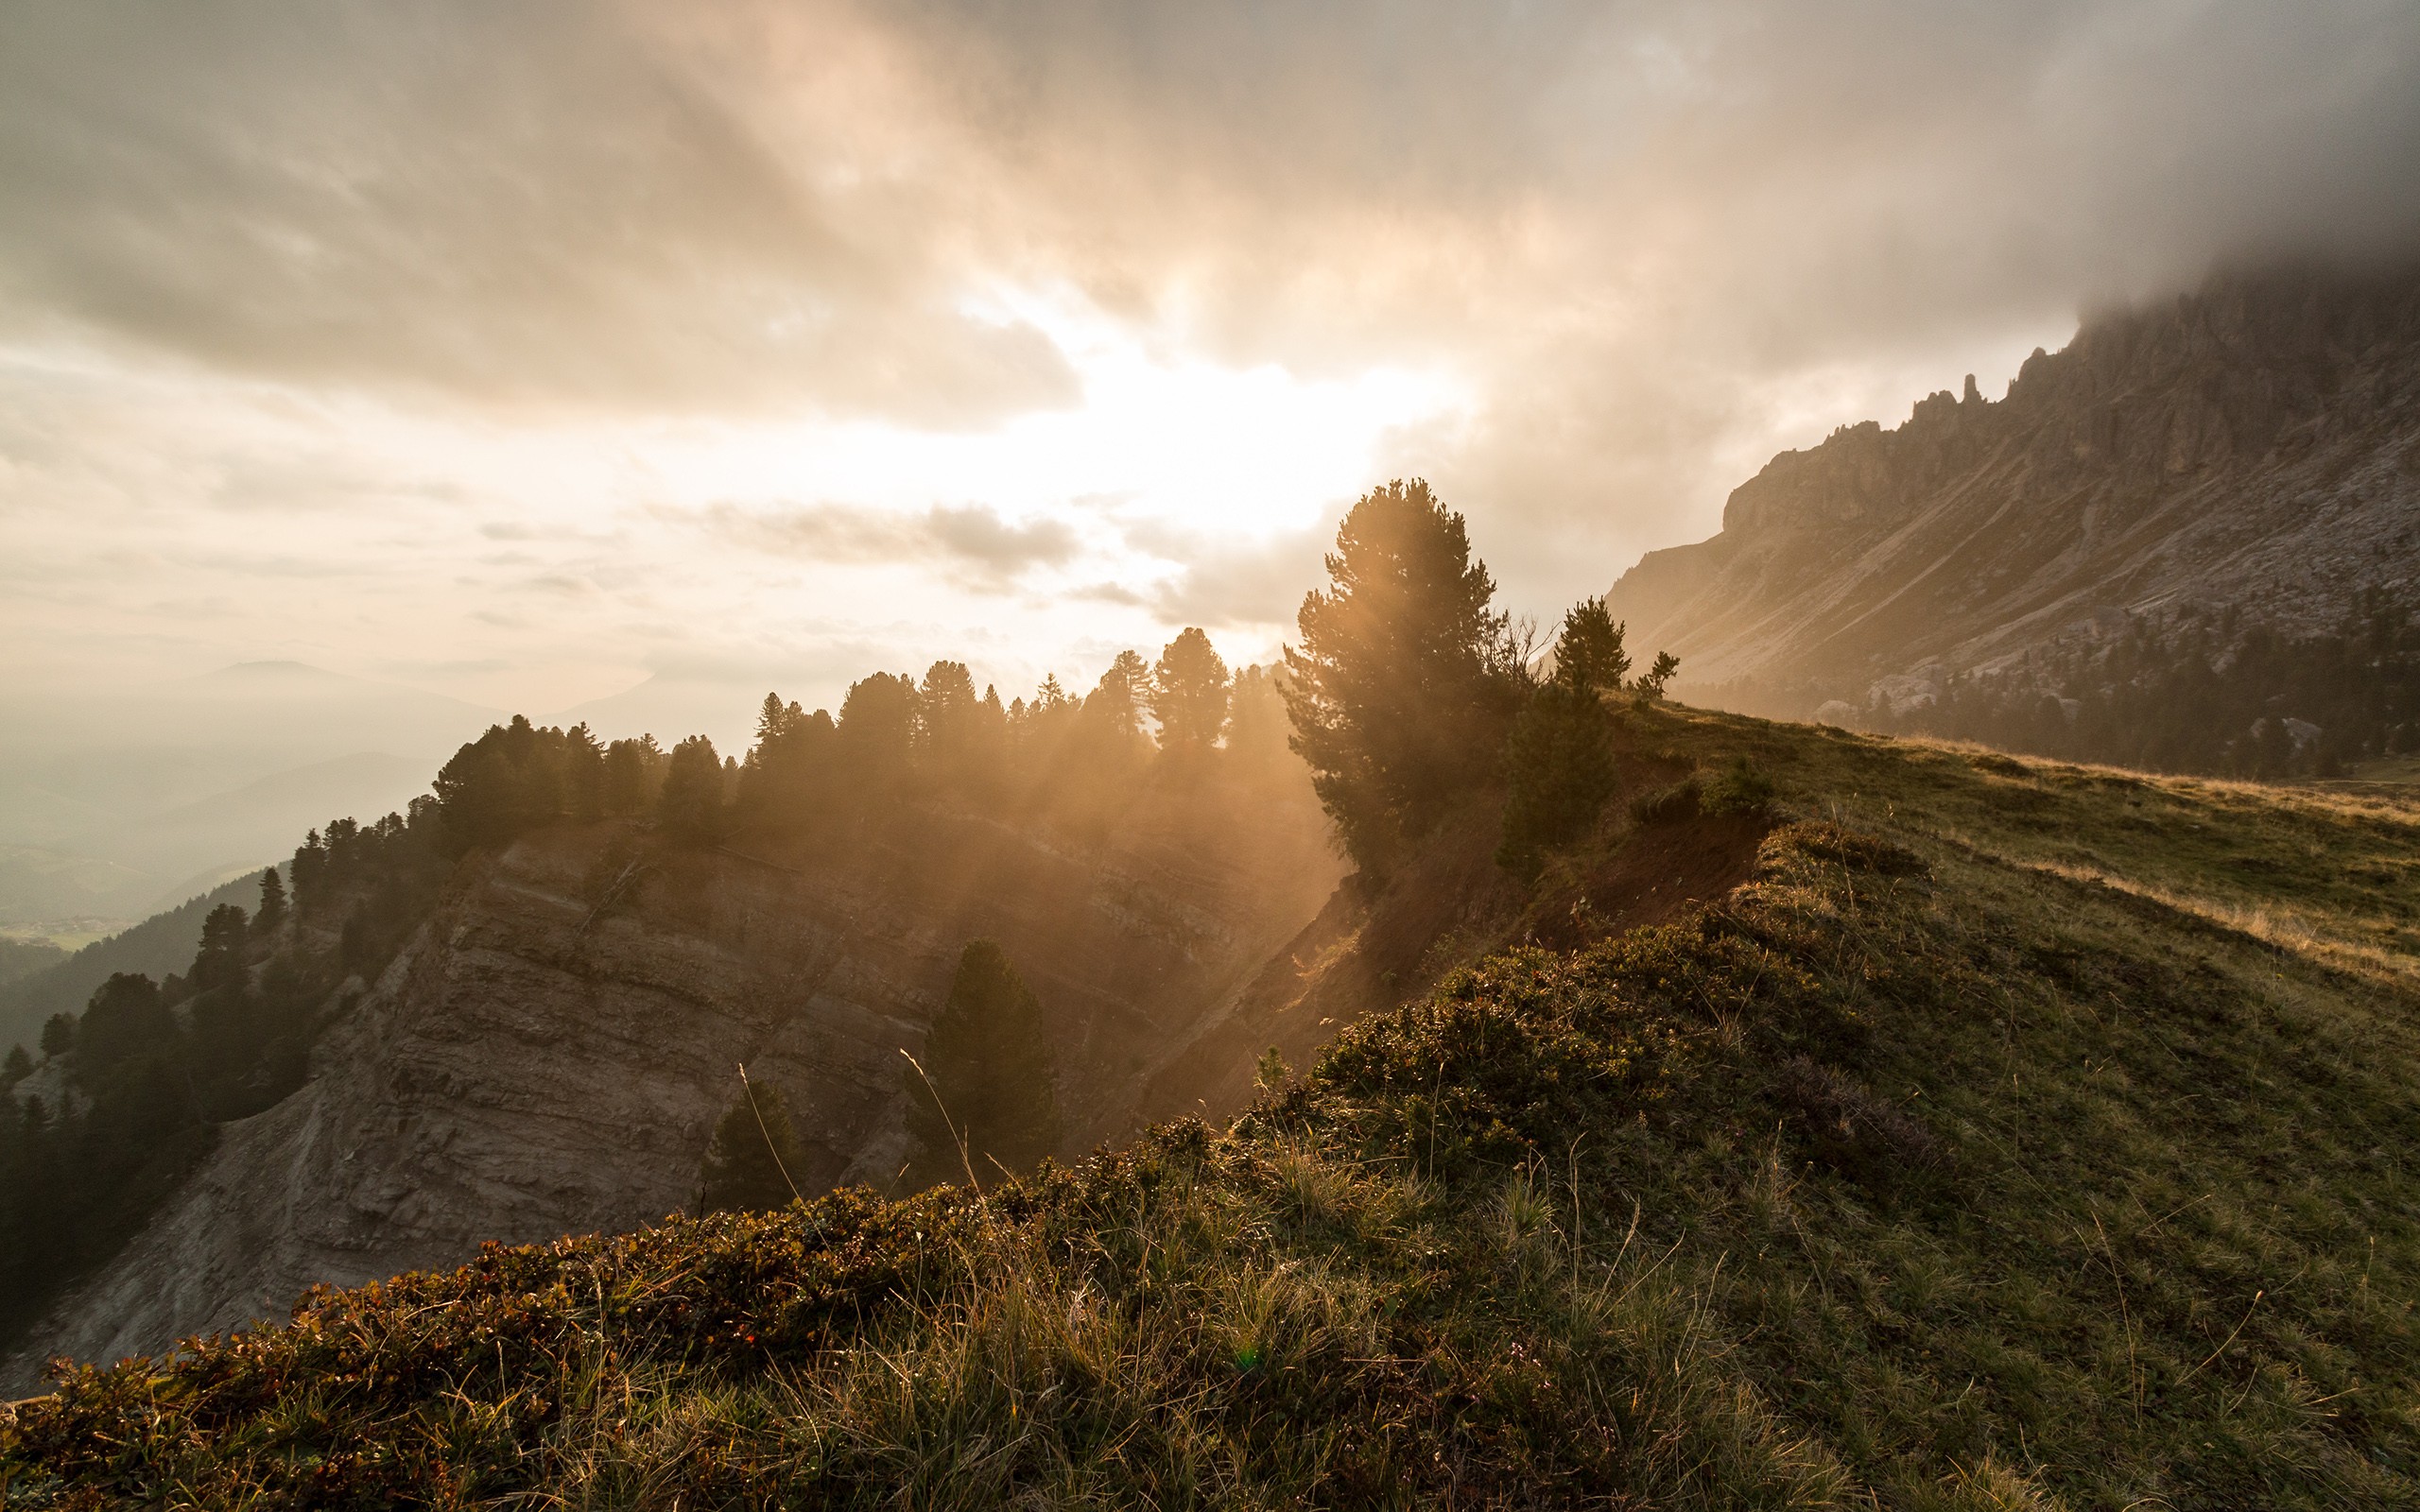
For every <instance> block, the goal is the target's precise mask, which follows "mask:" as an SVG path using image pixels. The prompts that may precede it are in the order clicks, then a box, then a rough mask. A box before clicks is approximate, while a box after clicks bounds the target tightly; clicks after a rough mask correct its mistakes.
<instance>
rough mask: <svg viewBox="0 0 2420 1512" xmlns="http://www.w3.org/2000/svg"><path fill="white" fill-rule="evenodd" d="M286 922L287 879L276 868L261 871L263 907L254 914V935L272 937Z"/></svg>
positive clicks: (254, 911)
mask: <svg viewBox="0 0 2420 1512" xmlns="http://www.w3.org/2000/svg"><path fill="white" fill-rule="evenodd" d="M284 922H285V879H284V878H283V877H280V876H279V875H278V874H277V868H275V867H265V868H262V869H261V905H260V907H258V908H257V909H254V910H253V912H252V933H254V934H256V935H270V934H274V933H276V930H277V926H278V925H280V924H282V923H284Z"/></svg>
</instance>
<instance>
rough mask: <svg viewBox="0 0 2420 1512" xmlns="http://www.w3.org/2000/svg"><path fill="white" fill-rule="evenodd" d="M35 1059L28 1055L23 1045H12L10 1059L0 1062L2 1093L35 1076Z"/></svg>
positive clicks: (0, 1086)
mask: <svg viewBox="0 0 2420 1512" xmlns="http://www.w3.org/2000/svg"><path fill="white" fill-rule="evenodd" d="M33 1072H34V1057H31V1056H29V1055H27V1054H26V1047H25V1046H23V1045H10V1046H9V1058H8V1059H7V1060H6V1061H0V1091H5V1090H7V1089H8V1088H10V1087H14V1086H15V1085H17V1083H19V1082H21V1081H23V1080H25V1079H26V1077H27V1076H30V1075H32V1074H33Z"/></svg>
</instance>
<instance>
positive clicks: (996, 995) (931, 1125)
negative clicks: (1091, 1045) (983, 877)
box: [906, 939, 1060, 1185]
mask: <svg viewBox="0 0 2420 1512" xmlns="http://www.w3.org/2000/svg"><path fill="white" fill-rule="evenodd" d="M921 1064H922V1066H923V1071H922V1073H921V1074H920V1073H919V1072H918V1071H917V1070H916V1068H915V1067H914V1066H910V1067H909V1068H908V1071H907V1073H906V1076H907V1085H908V1137H909V1139H910V1141H911V1142H912V1147H911V1150H910V1153H909V1163H908V1172H909V1175H910V1176H911V1177H913V1179H914V1180H915V1181H916V1182H917V1184H919V1185H931V1184H933V1183H935V1182H940V1181H952V1180H963V1179H965V1178H966V1174H967V1170H968V1168H969V1167H970V1166H971V1167H972V1168H973V1171H974V1174H975V1177H976V1179H977V1180H978V1181H985V1180H990V1179H992V1178H993V1177H995V1176H997V1175H998V1173H999V1171H1000V1170H1001V1169H1002V1168H1004V1167H1005V1168H1006V1169H1007V1170H1009V1171H1011V1172H1019V1173H1021V1172H1024V1171H1027V1170H1029V1169H1031V1168H1032V1166H1033V1164H1034V1162H1036V1161H1038V1160H1041V1159H1042V1158H1043V1157H1044V1156H1046V1155H1048V1154H1050V1153H1051V1152H1052V1151H1053V1150H1055V1149H1056V1148H1057V1147H1058V1144H1059V1132H1060V1127H1059V1102H1058V1094H1057V1092H1056V1091H1055V1090H1054V1088H1053V1085H1052V1083H1053V1079H1054V1075H1055V1067H1054V1060H1053V1057H1052V1056H1051V1053H1050V1037H1049V1030H1048V1028H1047V1026H1046V1024H1045V1023H1044V1022H1043V1017H1042V1005H1041V1003H1040V1002H1039V1001H1038V1000H1037V999H1036V998H1035V997H1034V995H1033V991H1032V989H1031V988H1028V987H1027V986H1026V985H1025V982H1024V980H1023V979H1022V978H1021V977H1019V976H1018V975H1017V972H1016V968H1015V967H1013V966H1011V964H1010V963H1009V957H1008V954H1007V953H1006V952H1004V951H1002V950H1001V949H1000V947H999V945H998V944H997V943H996V942H995V941H993V940H988V939H978V940H976V941H973V942H972V943H970V944H969V945H968V946H967V947H966V949H965V950H964V951H963V952H961V953H960V954H959V961H958V973H957V975H956V977H955V978H954V979H953V980H952V981H951V983H950V989H949V1001H948V1002H947V1003H946V1004H945V1005H943V1006H942V1011H941V1016H940V1017H939V1018H937V1019H935V1020H934V1021H933V1027H932V1031H931V1033H929V1034H928V1035H927V1036H926V1037H925V1054H924V1057H923V1060H922V1062H921ZM937 1099H938V1100H937ZM961 1143H962V1145H963V1148H962V1149H961Z"/></svg>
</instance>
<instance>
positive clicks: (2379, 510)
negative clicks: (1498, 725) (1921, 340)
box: [1610, 268, 2420, 714]
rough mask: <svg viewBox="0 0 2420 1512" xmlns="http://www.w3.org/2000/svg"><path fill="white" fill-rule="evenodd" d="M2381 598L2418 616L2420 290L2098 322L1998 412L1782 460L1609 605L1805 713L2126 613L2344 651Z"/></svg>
mask: <svg viewBox="0 0 2420 1512" xmlns="http://www.w3.org/2000/svg"><path fill="white" fill-rule="evenodd" d="M2364 589H2381V590H2385V591H2387V592H2388V593H2391V594H2395V595H2398V596H2400V597H2402V598H2404V599H2409V598H2411V597H2412V596H2414V595H2420V268H2407V269H2404V270H2402V271H2399V272H2396V273H2393V274H2366V275H2358V276H2357V275H2351V274H2324V273H2319V272H2314V271H2308V270H2270V271H2266V272H2260V273H2245V274H2235V275H2222V276H2220V277H2217V278H2214V279H2213V280H2212V281H2211V282H2210V283H2208V284H2207V285H2206V286H2204V288H2203V289H2202V290H2201V291H2200V292H2198V293H2196V294H2193V295H2190V296H2187V297H2183V298H2179V299H2176V300H2173V301H2168V302H2165V303H2161V304H2155V305H2151V306H2146V307H2144V308H2142V309H2139V310H2135V311H2132V312H2128V313H2124V314H2118V315H2111V316H2107V317H2102V318H2095V319H2092V320H2088V321H2087V322H2086V323H2085V324H2084V326H2083V330H2082V331H2081V332H2079V333H2078V335H2077V336H2076V339H2075V340H2074V342H2073V343H2071V344H2070V345H2069V346H2068V347H2067V348H2066V350H2064V351H2062V352H2059V353H2057V354H2056V355H2048V354H2045V353H2043V352H2035V353H2034V355H2033V356H2032V357H2031V359H2029V360H2028V361H2027V362H2026V364H2025V366H2024V368H2023V369H2022V370H2021V371H2020V373H2019V374H2018V376H2017V378H2016V380H2015V382H2014V384H2012V385H2011V387H2010V389H2009V393H2008V396H2007V397H2006V398H2005V399H2003V400H2001V401H1998V402H1992V401H1988V400H1986V399H1984V398H1983V397H1982V396H1981V395H1980V394H1979V392H1978V391H1977V390H1976V388H1975V387H1974V382H1973V380H1972V379H1971V378H1970V379H1968V381H1967V385H1966V391H1965V394H1964V397H1963V398H1960V397H1958V396H1955V395H1952V394H1950V393H1948V392H1947V391H1944V392H1941V393H1937V394H1935V395H1933V396H1932V397H1930V398H1928V399H1927V400H1925V401H1924V402H1922V403H1921V404H1918V405H1917V406H1916V408H1915V413H1914V415H1913V416H1912V418H1910V420H1909V421H1907V422H1906V423H1905V424H1903V425H1901V426H1899V427H1898V428H1897V429H1895V430H1889V431H1886V430H1884V429H1882V428H1881V427H1880V426H1879V425H1878V424H1876V423H1875V422H1873V421H1868V422H1866V423H1864V424H1860V425H1854V426H1849V427H1845V428H1843V429H1842V430H1841V431H1839V432H1837V433H1835V434H1834V435H1833V436H1832V437H1831V438H1829V439H1827V440H1826V441H1824V444H1822V445H1821V446H1818V447H1816V448H1814V449H1813V450H1811V451H1806V452H1785V453H1783V454H1782V455H1779V456H1776V457H1774V458H1773V459H1772V462H1771V463H1769V464H1767V466H1766V467H1765V469H1764V471H1763V472H1760V473H1758V474H1757V475H1756V476H1755V478H1753V479H1751V480H1750V481H1749V482H1747V483H1745V484H1742V485H1741V486H1740V487H1739V488H1738V489H1737V490H1736V491H1735V492H1734V493H1733V494H1732V496H1731V499H1730V502H1729V504H1728V505H1727V506H1726V507H1725V508H1724V511H1723V527H1722V531H1721V533H1720V534H1719V535H1717V536H1715V537H1714V538H1713V539H1711V540H1708V541H1701V542H1698V543H1697V544H1695V545H1688V546H1679V547H1674V548H1672V549H1669V550H1666V551H1658V552H1651V553H1650V554H1649V555H1648V556H1647V557H1646V558H1643V559H1642V560H1640V561H1639V563H1638V564H1637V565H1636V566H1634V567H1633V568H1632V569H1631V570H1630V571H1629V572H1628V573H1626V574H1624V575H1623V576H1622V577H1621V579H1620V581H1618V582H1617V583H1616V584H1615V585H1614V588H1613V590H1612V593H1611V595H1610V604H1611V607H1612V609H1613V610H1614V612H1615V614H1616V617H1619V618H1624V619H1627V620H1628V621H1629V623H1630V627H1631V631H1632V633H1633V635H1634V637H1635V638H1636V640H1637V642H1638V643H1639V644H1650V645H1668V646H1670V647H1671V648H1672V649H1673V650H1674V651H1676V652H1678V653H1679V654H1680V656H1681V658H1682V661H1683V665H1684V668H1685V677H1686V679H1688V686H1689V687H1690V688H1691V689H1693V690H1695V694H1694V696H1698V697H1701V698H1713V699H1716V700H1717V701H1721V702H1725V703H1729V704H1733V705H1735V706H1739V707H1750V708H1758V709H1763V710H1768V711H1771V712H1776V713H1798V714H1803V713H1806V712H1808V711H1810V710H1812V709H1813V708H1814V706H1815V705H1816V704H1817V703H1820V702H1822V701H1823V700H1824V699H1827V698H1846V699H1848V700H1850V701H1851V702H1853V703H1862V702H1864V701H1865V700H1866V698H1867V696H1868V695H1869V692H1878V693H1880V694H1882V695H1884V696H1891V695H1893V694H1894V693H1903V692H1906V691H1910V690H1918V689H1921V688H1922V687H1925V686H1928V685H1931V684H1933V683H1936V682H1937V681H1938V680H1939V678H1940V676H1941V675H1942V674H1943V673H1945V672H1961V671H1968V670H1973V669H1978V668H1990V667H1994V666H1997V665H2005V664H2007V663H2009V662H2013V661H2015V660H2017V659H2020V658H2022V657H2023V656H2024V654H2025V653H2026V652H2027V651H2028V650H2030V649H2033V648H2036V647H2041V646H2044V645H2046V644H2049V643H2053V642H2056V641H2060V640H2061V639H2062V638H2066V639H2067V640H2069V641H2073V640H2074V639H2076V638H2079V637H2081V638H2083V639H2086V640H2089V639H2092V638H2095V637H2100V638H2107V637H2110V636H2113V635H2115V634H2117V633H2118V632H2119V631H2121V630H2122V629H2123V628H2124V627H2125V626H2126V624H2127V617H2128V615H2129V614H2140V613H2152V614H2157V613H2161V612H2166V611H2174V610H2183V609H2187V608H2188V607H2189V608H2194V609H2200V610H2228V609H2232V610H2236V611H2237V612H2238V614H2239V615H2240V616H2242V617H2243V618H2244V619H2246V620H2249V621H2252V622H2256V623H2260V624H2264V625H2267V626H2269V627H2273V628H2275V629H2278V630H2280V631H2282V632H2285V633H2288V634H2294V633H2309V632H2313V631H2318V630H2322V629H2332V628H2334V627H2336V625H2337V624H2338V623H2339V622H2341V621H2342V619H2343V618H2344V617H2345V616H2346V614H2347V612H2348V610H2350V609H2351V608H2352V606H2353V605H2354V603H2355V602H2356V600H2357V597H2358V595H2359V593H2361V591H2363V590H2364ZM1888 679H1905V681H1903V682H1893V681H1890V680H1888ZM1877 684H1880V686H1879V687H1878V688H1877V686H1876V685H1877Z"/></svg>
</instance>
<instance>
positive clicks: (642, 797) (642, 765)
mask: <svg viewBox="0 0 2420 1512" xmlns="http://www.w3.org/2000/svg"><path fill="white" fill-rule="evenodd" d="M665 765H666V758H665V754H664V750H663V747H659V746H658V745H656V743H655V737H654V736H653V735H641V736H639V737H638V738H637V739H635V740H617V741H615V742H614V743H613V744H612V745H610V746H608V747H605V765H604V786H605V791H604V810H605V812H606V813H607V814H610V815H614V816H616V817H620V818H631V817H635V816H638V815H642V814H646V813H648V811H650V810H652V809H653V808H654V807H655V796H656V794H657V792H658V791H660V790H661V789H662V788H663V786H664V768H665Z"/></svg>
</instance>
